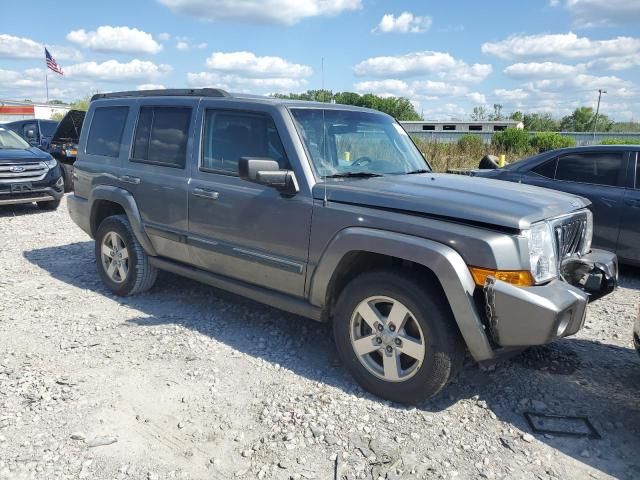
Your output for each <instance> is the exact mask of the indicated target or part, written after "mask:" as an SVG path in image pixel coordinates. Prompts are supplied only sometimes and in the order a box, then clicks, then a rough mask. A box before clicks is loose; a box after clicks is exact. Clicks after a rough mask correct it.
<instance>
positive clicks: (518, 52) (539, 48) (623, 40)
mask: <svg viewBox="0 0 640 480" xmlns="http://www.w3.org/2000/svg"><path fill="white" fill-rule="evenodd" d="M482 52H483V53H488V54H490V55H494V56H496V57H498V58H502V59H505V60H513V59H525V58H536V57H551V58H554V57H565V58H596V57H619V56H626V55H631V54H634V53H638V52H640V38H634V37H616V38H613V39H610V40H591V39H589V38H587V37H578V35H576V34H575V33H573V32H569V33H559V34H539V35H529V36H520V35H512V36H510V37H508V38H507V39H505V40H501V41H499V42H493V43H492V42H487V43H483V44H482Z"/></svg>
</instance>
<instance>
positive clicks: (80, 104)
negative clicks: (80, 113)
mask: <svg viewBox="0 0 640 480" xmlns="http://www.w3.org/2000/svg"><path fill="white" fill-rule="evenodd" d="M89 103H91V95H88V96H86V97H84V98H81V99H79V100H76V101H75V102H72V103H71V104H70V105H69V108H71V109H72V110H84V111H85V112H86V111H87V110H88V109H89Z"/></svg>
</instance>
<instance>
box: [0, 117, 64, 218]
mask: <svg viewBox="0 0 640 480" xmlns="http://www.w3.org/2000/svg"><path fill="white" fill-rule="evenodd" d="M63 194H64V179H63V178H62V171H61V170H60V165H58V161H57V160H56V159H55V158H53V157H52V156H51V155H49V154H48V153H46V152H43V151H42V150H40V149H39V148H36V147H32V146H30V145H29V144H28V143H27V142H25V141H24V140H23V139H22V138H20V137H19V136H18V135H17V134H16V133H15V132H13V131H11V130H9V129H7V128H4V127H2V126H0V206H1V205H10V204H16V203H33V202H35V203H36V204H37V205H38V207H40V208H43V209H45V210H55V209H56V208H58V205H60V200H61V199H62V195H63Z"/></svg>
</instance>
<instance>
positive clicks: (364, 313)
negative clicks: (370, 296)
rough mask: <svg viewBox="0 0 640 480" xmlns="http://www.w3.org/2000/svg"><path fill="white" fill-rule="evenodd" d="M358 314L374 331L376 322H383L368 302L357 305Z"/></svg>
mask: <svg viewBox="0 0 640 480" xmlns="http://www.w3.org/2000/svg"><path fill="white" fill-rule="evenodd" d="M358 315H360V316H361V317H362V319H363V320H364V321H365V322H367V325H369V327H370V328H371V330H373V331H374V332H375V331H376V323H384V319H383V318H382V317H381V316H380V314H379V313H378V312H377V311H376V310H374V309H373V307H372V306H371V305H370V304H369V302H362V303H361V304H360V305H359V306H358Z"/></svg>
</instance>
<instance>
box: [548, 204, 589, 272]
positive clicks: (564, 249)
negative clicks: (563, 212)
mask: <svg viewBox="0 0 640 480" xmlns="http://www.w3.org/2000/svg"><path fill="white" fill-rule="evenodd" d="M553 232H554V235H555V241H556V252H557V255H558V259H559V260H560V261H562V260H563V259H565V258H567V257H572V256H575V255H578V254H579V253H580V251H581V250H582V247H583V245H584V242H585V234H586V232H587V214H586V213H578V214H575V215H571V216H568V217H563V218H559V219H557V220H556V221H555V222H554V223H553Z"/></svg>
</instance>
